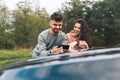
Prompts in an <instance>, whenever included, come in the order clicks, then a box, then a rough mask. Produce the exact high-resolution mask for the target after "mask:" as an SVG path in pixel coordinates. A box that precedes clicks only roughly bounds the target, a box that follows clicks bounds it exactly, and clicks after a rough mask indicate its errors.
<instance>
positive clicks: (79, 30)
mask: <svg viewBox="0 0 120 80" xmlns="http://www.w3.org/2000/svg"><path fill="white" fill-rule="evenodd" d="M62 23H63V17H62V15H61V14H60V13H58V12H54V13H53V14H52V15H51V17H50V22H49V26H50V28H49V29H46V30H44V31H42V32H41V33H40V34H39V36H38V44H37V45H36V46H35V48H34V49H33V51H32V57H33V58H37V57H41V56H50V55H55V54H60V53H64V52H65V51H66V50H65V49H63V47H58V45H69V49H68V50H67V51H69V52H76V51H86V50H88V49H89V48H90V36H89V33H88V26H87V24H86V22H85V21H84V20H83V19H78V20H76V22H75V25H74V28H73V30H72V31H71V32H70V33H67V34H65V33H64V32H62V31H61V28H62Z"/></svg>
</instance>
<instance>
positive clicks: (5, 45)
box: [0, 39, 15, 49]
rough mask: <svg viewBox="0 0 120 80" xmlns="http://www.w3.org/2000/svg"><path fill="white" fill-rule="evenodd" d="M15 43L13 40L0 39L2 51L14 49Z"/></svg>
mask: <svg viewBox="0 0 120 80" xmlns="http://www.w3.org/2000/svg"><path fill="white" fill-rule="evenodd" d="M14 47H15V42H14V41H13V40H12V39H0V49H13V48H14Z"/></svg>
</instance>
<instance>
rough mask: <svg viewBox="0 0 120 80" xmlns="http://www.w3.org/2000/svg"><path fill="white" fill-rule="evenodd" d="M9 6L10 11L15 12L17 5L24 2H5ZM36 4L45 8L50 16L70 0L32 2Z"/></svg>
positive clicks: (38, 0)
mask: <svg viewBox="0 0 120 80" xmlns="http://www.w3.org/2000/svg"><path fill="white" fill-rule="evenodd" d="M3 1H4V2H5V4H6V6H8V9H10V10H14V9H15V8H16V4H17V3H18V2H20V1H24V0H3ZM32 1H33V2H34V3H38V4H37V5H40V7H41V8H45V9H46V10H47V12H48V13H49V14H52V13H53V12H55V11H57V10H58V8H61V7H62V3H64V2H65V1H69V0H32Z"/></svg>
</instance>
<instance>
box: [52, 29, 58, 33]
mask: <svg viewBox="0 0 120 80" xmlns="http://www.w3.org/2000/svg"><path fill="white" fill-rule="evenodd" d="M59 31H60V29H56V28H54V29H52V32H53V33H54V34H58V33H59Z"/></svg>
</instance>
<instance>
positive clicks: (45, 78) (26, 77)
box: [0, 47, 120, 80]
mask: <svg viewBox="0 0 120 80" xmlns="http://www.w3.org/2000/svg"><path fill="white" fill-rule="evenodd" d="M119 75H120V47H113V48H112V47H111V48H100V49H91V50H88V51H84V52H75V53H66V54H60V55H53V56H47V57H41V58H36V59H29V60H26V61H22V62H17V63H14V64H11V65H8V66H6V67H4V68H3V69H1V70H0V80H120V76H119Z"/></svg>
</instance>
